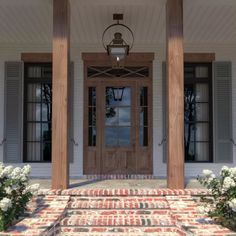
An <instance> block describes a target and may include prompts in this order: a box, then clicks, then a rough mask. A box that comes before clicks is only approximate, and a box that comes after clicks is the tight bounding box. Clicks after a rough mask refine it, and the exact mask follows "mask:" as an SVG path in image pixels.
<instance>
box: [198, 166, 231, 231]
mask: <svg viewBox="0 0 236 236" xmlns="http://www.w3.org/2000/svg"><path fill="white" fill-rule="evenodd" d="M198 180H199V182H200V183H201V184H202V185H203V186H205V187H206V188H207V189H208V190H209V192H210V196H209V197H202V199H201V200H202V201H203V202H204V208H205V213H207V214H208V216H209V217H211V218H213V219H214V220H215V221H217V222H218V223H220V224H221V225H223V226H224V227H227V228H230V229H232V230H234V231H236V168H228V167H227V166H224V167H223V168H222V169H221V171H220V174H219V177H218V178H217V177H216V176H215V175H214V174H213V173H212V171H211V170H204V171H203V176H202V177H198Z"/></svg>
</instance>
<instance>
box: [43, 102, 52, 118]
mask: <svg viewBox="0 0 236 236" xmlns="http://www.w3.org/2000/svg"><path fill="white" fill-rule="evenodd" d="M51 120H52V105H51V103H43V104H42V121H51Z"/></svg>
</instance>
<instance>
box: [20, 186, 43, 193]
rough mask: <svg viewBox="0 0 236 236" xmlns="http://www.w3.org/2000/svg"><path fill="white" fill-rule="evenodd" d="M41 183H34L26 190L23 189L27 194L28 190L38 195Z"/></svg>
mask: <svg viewBox="0 0 236 236" xmlns="http://www.w3.org/2000/svg"><path fill="white" fill-rule="evenodd" d="M39 187H40V185H39V184H33V185H30V186H27V187H26V188H25V190H24V191H23V194H26V193H28V192H30V193H32V194H33V195H36V194H37V192H38V190H39Z"/></svg>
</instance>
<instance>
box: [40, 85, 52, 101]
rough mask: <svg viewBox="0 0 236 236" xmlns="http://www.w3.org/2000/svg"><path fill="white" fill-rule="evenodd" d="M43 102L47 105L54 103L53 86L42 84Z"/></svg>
mask: <svg viewBox="0 0 236 236" xmlns="http://www.w3.org/2000/svg"><path fill="white" fill-rule="evenodd" d="M42 100H43V101H44V102H45V103H51V102H52V85H51V84H42Z"/></svg>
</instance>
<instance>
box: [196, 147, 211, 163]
mask: <svg viewBox="0 0 236 236" xmlns="http://www.w3.org/2000/svg"><path fill="white" fill-rule="evenodd" d="M195 160H196V161H209V143H196V158H195Z"/></svg>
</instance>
